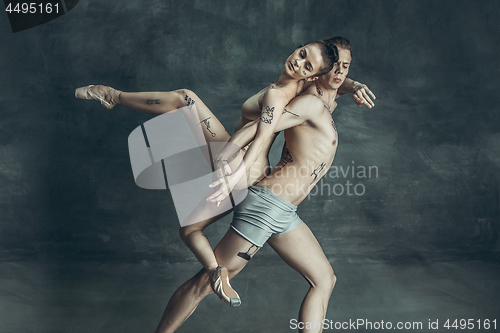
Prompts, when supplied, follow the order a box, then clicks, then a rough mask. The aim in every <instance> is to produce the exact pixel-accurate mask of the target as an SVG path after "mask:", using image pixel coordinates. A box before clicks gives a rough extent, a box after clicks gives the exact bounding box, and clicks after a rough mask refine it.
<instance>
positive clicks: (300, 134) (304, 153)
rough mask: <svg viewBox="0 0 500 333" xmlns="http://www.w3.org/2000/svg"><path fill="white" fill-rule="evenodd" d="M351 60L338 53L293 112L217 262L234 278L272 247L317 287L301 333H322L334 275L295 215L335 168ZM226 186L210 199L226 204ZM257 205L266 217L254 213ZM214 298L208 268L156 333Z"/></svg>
mask: <svg viewBox="0 0 500 333" xmlns="http://www.w3.org/2000/svg"><path fill="white" fill-rule="evenodd" d="M350 61H351V53H350V51H349V50H346V49H339V61H338V62H337V63H336V64H335V66H334V69H333V70H332V71H331V72H330V73H328V74H326V75H324V76H323V77H321V78H319V79H318V80H316V81H315V82H314V83H313V84H312V85H311V87H309V88H308V89H307V90H306V91H305V92H304V93H303V94H302V95H301V96H299V97H296V98H295V99H294V100H293V101H292V102H291V103H290V104H289V105H288V106H287V110H289V111H290V112H289V113H285V114H283V115H282V117H281V120H280V123H279V125H278V128H277V130H285V140H286V144H285V146H284V147H283V153H282V158H281V161H280V162H279V163H278V165H277V166H276V168H274V170H273V171H272V172H271V174H270V175H269V176H267V177H266V178H264V179H263V180H262V181H260V182H259V183H257V184H256V185H254V186H251V187H250V188H249V193H248V196H247V198H245V200H244V201H243V202H242V203H241V204H240V205H238V206H237V207H236V208H235V218H234V220H233V223H232V224H231V227H230V228H229V230H228V232H227V233H226V235H225V236H224V238H223V239H222V240H221V241H220V242H219V244H218V245H217V247H216V248H215V250H214V252H215V255H216V258H217V261H218V262H219V263H220V264H222V265H224V266H225V267H226V268H227V270H228V274H229V278H232V277H233V276H235V275H236V274H238V273H239V272H240V271H241V270H242V269H243V268H244V267H245V265H246V263H247V262H248V260H250V259H251V258H252V257H253V255H255V253H256V252H257V251H258V250H259V249H260V247H262V245H263V244H264V243H265V242H266V241H267V242H268V243H269V245H270V246H271V247H272V248H273V249H274V250H275V251H276V252H277V253H278V254H279V255H280V256H281V257H282V258H283V260H285V262H286V263H287V264H289V265H290V266H291V267H292V268H294V269H295V270H296V271H298V272H299V273H300V274H302V275H303V276H304V277H305V278H306V279H307V280H308V281H309V283H310V285H311V287H310V289H309V291H308V293H307V295H306V296H305V298H304V301H303V302H302V305H301V308H300V312H299V322H302V323H304V324H303V329H300V328H301V326H300V325H299V329H300V331H301V332H321V331H322V325H321V324H322V321H323V320H324V319H325V317H326V310H327V307H328V301H329V299H330V296H331V293H332V291H333V287H334V285H335V282H336V277H335V275H334V273H333V269H332V267H331V265H330V263H329V262H328V259H327V258H326V256H325V254H324V253H323V250H322V249H321V246H320V245H319V243H318V241H317V240H316V238H315V237H314V235H313V234H312V232H311V231H310V229H309V228H308V227H307V225H306V224H305V223H303V222H302V220H300V218H299V217H298V216H297V214H296V209H297V205H298V204H299V203H300V202H302V201H303V200H304V199H305V198H306V197H307V195H308V194H309V192H310V191H311V189H312V188H313V187H314V186H315V185H316V183H317V182H318V181H319V180H320V179H321V177H323V176H324V175H325V173H326V172H327V170H328V169H329V167H330V166H331V164H332V162H333V158H334V156H335V152H336V150H337V145H338V134H337V130H336V128H335V124H334V122H333V119H332V116H331V112H332V111H333V110H334V109H335V107H336V102H335V98H336V97H337V89H338V88H339V87H340V85H341V84H342V82H343V81H344V79H345V77H346V75H347V72H348V69H349V65H350ZM294 126H295V127H294ZM256 127H257V124H256V122H254V123H252V124H249V125H247V126H245V127H244V128H243V129H241V130H240V131H238V132H237V133H235V135H234V136H233V137H232V138H231V140H230V142H232V143H234V144H236V145H237V146H239V147H244V146H245V145H246V144H247V143H248V142H250V141H251V140H252V138H253V137H254V136H255V133H256V130H257V128H256ZM232 153H233V152H229V151H227V152H225V151H223V152H222V153H221V155H220V156H219V158H220V160H225V159H229V158H228V157H229V156H231V154H232ZM230 177H231V175H230V176H228V177H227V178H230ZM229 183H230V182H229ZM221 184H223V186H221V188H220V190H219V191H217V192H216V193H215V194H214V195H213V196H211V197H210V198H209V199H210V200H212V201H214V202H216V201H220V200H223V199H224V197H225V196H226V195H227V189H226V188H225V187H226V186H225V184H224V183H223V182H222V183H221ZM219 185H220V184H219ZM256 205H257V206H258V211H260V212H261V214H256V213H255V209H253V210H252V206H256ZM262 212H265V213H262ZM211 293H213V290H212V287H211V286H210V282H209V275H208V273H207V272H206V271H205V270H204V269H202V270H201V271H200V272H199V273H198V274H196V275H195V276H194V277H193V278H191V279H190V280H188V281H187V282H186V283H184V284H183V285H182V286H181V287H179V289H177V291H176V292H175V293H174V295H173V296H172V298H171V299H170V301H169V303H168V305H167V308H166V309H165V312H164V314H163V317H162V319H161V321H160V324H159V325H158V327H157V329H156V332H157V333H160V332H163V333H165V332H174V331H175V330H176V329H177V328H178V327H180V325H182V323H183V322H184V321H185V320H186V319H187V318H188V317H189V316H190V315H191V314H192V313H193V311H194V310H195V309H196V307H197V305H198V304H199V302H200V301H201V300H202V299H203V298H205V297H206V296H207V295H209V294H211ZM307 323H309V325H307ZM315 323H316V324H315Z"/></svg>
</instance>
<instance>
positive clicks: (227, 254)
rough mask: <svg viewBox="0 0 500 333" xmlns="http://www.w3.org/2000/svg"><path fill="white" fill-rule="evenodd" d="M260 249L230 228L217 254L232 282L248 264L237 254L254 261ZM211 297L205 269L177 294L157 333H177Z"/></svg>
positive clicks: (246, 260) (169, 303)
mask: <svg viewBox="0 0 500 333" xmlns="http://www.w3.org/2000/svg"><path fill="white" fill-rule="evenodd" d="M250 248H253V250H252V251H251V252H249V251H248V249H250ZM258 249H259V247H257V246H255V245H253V244H252V243H250V242H249V241H247V240H246V239H244V238H243V237H241V236H240V235H239V234H238V233H237V232H236V231H234V230H233V229H232V228H229V230H228V231H227V233H226V235H225V236H224V237H223V238H222V240H221V241H220V242H219V244H218V245H217V247H216V248H215V250H214V252H215V255H216V257H217V262H218V263H219V264H221V265H224V266H226V268H227V270H228V273H229V278H232V277H233V276H235V275H236V274H238V273H239V272H240V271H241V270H242V269H243V267H245V265H246V264H247V262H248V259H245V258H243V257H244V255H243V256H242V255H238V254H240V253H247V254H248V257H247V258H251V257H253V255H254V254H255V253H256V252H257V250H258ZM212 293H213V291H212V288H211V286H210V282H209V279H208V273H207V271H206V270H205V269H202V270H201V271H200V272H198V274H196V275H195V276H194V277H192V278H191V279H189V280H188V281H187V282H186V283H184V284H183V285H182V286H180V287H179V288H178V289H177V290H176V291H175V293H174V295H173V296H172V298H170V301H169V302H168V305H167V307H166V309H165V312H164V313H163V317H162V319H161V321H160V323H159V324H158V327H157V328H156V331H155V333H170V332H175V330H177V329H178V328H179V327H180V326H181V325H182V323H184V321H186V319H187V318H189V316H191V314H192V313H193V312H194V310H195V309H196V307H197V306H198V304H199V303H200V302H201V300H202V299H204V298H205V297H206V296H208V295H210V294H212ZM221 306H222V305H221Z"/></svg>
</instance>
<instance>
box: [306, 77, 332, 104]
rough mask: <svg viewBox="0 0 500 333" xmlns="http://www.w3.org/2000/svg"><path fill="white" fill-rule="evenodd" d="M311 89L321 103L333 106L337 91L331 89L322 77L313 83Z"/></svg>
mask: <svg viewBox="0 0 500 333" xmlns="http://www.w3.org/2000/svg"><path fill="white" fill-rule="evenodd" d="M311 88H313V89H315V90H316V95H317V96H318V97H319V98H320V99H321V100H322V101H323V103H325V104H326V105H328V106H331V105H333V102H334V101H335V98H336V96H337V89H333V88H332V87H331V86H330V85H329V84H328V82H326V81H325V80H324V79H323V78H322V77H320V78H319V79H318V80H316V81H314V85H313V87H311Z"/></svg>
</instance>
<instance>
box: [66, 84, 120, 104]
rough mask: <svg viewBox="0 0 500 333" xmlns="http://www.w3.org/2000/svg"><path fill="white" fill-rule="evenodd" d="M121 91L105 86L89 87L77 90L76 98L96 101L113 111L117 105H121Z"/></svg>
mask: <svg viewBox="0 0 500 333" xmlns="http://www.w3.org/2000/svg"><path fill="white" fill-rule="evenodd" d="M120 93H121V91H120V90H116V89H114V88H111V87H108V86H103V85H97V86H94V85H89V86H85V87H81V88H78V89H76V91H75V97H76V98H80V99H95V100H96V101H99V102H101V104H102V105H103V106H104V107H105V108H106V109H112V108H113V107H114V106H115V105H116V104H118V103H120Z"/></svg>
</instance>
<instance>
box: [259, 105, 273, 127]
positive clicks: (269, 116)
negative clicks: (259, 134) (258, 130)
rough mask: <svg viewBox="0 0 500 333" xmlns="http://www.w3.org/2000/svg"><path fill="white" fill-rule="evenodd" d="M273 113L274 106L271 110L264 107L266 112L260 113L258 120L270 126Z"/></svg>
mask: <svg viewBox="0 0 500 333" xmlns="http://www.w3.org/2000/svg"><path fill="white" fill-rule="evenodd" d="M273 112H274V106H273V107H272V108H269V106H266V111H264V112H263V113H262V115H261V116H260V119H261V120H262V122H264V123H266V124H270V123H271V122H272V121H273Z"/></svg>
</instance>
